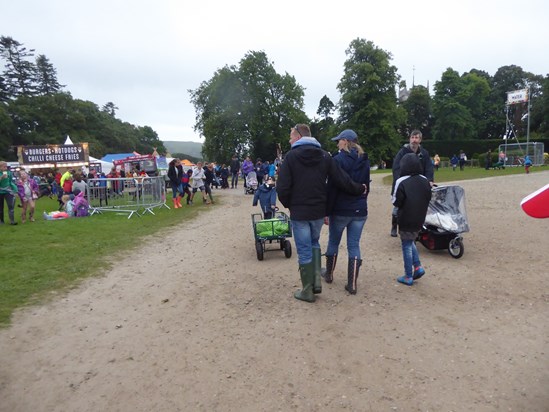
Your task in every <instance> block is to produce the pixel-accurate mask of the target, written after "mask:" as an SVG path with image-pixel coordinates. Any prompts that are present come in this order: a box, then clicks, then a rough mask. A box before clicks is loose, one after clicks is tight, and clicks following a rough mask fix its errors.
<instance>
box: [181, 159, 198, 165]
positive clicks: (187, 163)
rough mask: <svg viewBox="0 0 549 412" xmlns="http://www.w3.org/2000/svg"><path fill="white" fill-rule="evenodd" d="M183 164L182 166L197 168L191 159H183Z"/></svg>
mask: <svg viewBox="0 0 549 412" xmlns="http://www.w3.org/2000/svg"><path fill="white" fill-rule="evenodd" d="M181 164H182V165H183V166H195V164H194V163H193V162H191V161H190V160H189V159H183V160H182V161H181Z"/></svg>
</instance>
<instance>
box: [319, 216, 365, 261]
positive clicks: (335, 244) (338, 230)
mask: <svg viewBox="0 0 549 412" xmlns="http://www.w3.org/2000/svg"><path fill="white" fill-rule="evenodd" d="M366 218H367V216H330V237H329V239H328V249H327V250H326V255H327V256H333V255H335V254H337V249H338V248H339V243H340V242H341V237H342V236H343V230H345V229H347V254H348V256H349V258H354V257H356V258H358V259H360V258H361V257H360V237H361V236H362V228H364V224H365V223H366Z"/></svg>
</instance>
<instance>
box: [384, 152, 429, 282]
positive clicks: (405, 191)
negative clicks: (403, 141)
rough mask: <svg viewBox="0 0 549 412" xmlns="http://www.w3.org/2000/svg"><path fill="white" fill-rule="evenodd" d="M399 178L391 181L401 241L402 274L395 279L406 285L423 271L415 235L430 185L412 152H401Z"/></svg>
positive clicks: (420, 224)
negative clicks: (393, 183)
mask: <svg viewBox="0 0 549 412" xmlns="http://www.w3.org/2000/svg"><path fill="white" fill-rule="evenodd" d="M400 169H401V173H400V176H401V177H400V178H399V179H398V180H397V181H396V183H395V190H394V194H393V199H392V201H393V205H394V206H396V207H398V217H397V220H398V228H399V234H400V241H401V243H402V258H403V260H404V276H400V277H398V278H397V281H398V282H400V283H403V284H405V285H408V286H412V285H413V284H414V280H417V279H419V278H420V277H422V276H423V275H424V274H425V270H424V269H423V267H422V266H421V262H420V260H419V253H418V251H417V248H416V243H415V241H416V238H417V236H418V232H419V231H420V230H421V227H422V226H423V223H424V222H425V216H426V215H427V207H428V206H429V201H430V200H431V185H430V184H429V181H428V180H427V178H426V177H425V176H423V175H422V174H421V164H420V161H419V159H418V157H417V156H416V155H415V154H413V153H408V154H406V155H404V156H403V157H402V159H401V161H400Z"/></svg>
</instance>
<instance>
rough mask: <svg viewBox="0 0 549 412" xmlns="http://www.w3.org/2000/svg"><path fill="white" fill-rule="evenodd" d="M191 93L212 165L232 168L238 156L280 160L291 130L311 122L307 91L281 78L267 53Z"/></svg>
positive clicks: (287, 77) (225, 71)
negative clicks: (305, 103)
mask: <svg viewBox="0 0 549 412" xmlns="http://www.w3.org/2000/svg"><path fill="white" fill-rule="evenodd" d="M189 93H190V95H191V102H192V103H193V104H194V106H195V110H196V113H197V115H196V124H195V130H197V131H199V132H200V133H201V134H202V135H203V136H204V137H205V142H204V146H203V153H204V155H205V156H206V158H208V159H210V160H217V161H219V162H225V163H228V162H229V160H230V158H231V155H232V154H234V153H237V154H239V155H244V154H249V155H251V156H252V157H253V158H255V157H261V158H262V159H264V160H271V159H274V157H275V156H276V147H277V145H279V144H281V145H282V147H287V145H288V144H287V140H288V139H287V137H288V130H289V128H290V127H291V126H293V125H294V124H295V123H297V122H300V121H305V120H306V115H305V113H304V112H303V110H302V107H303V88H302V87H301V86H299V85H298V84H297V82H296V81H295V78H294V77H293V76H290V75H288V74H285V75H280V74H278V73H277V72H276V71H275V69H274V67H273V65H272V63H271V62H269V60H268V58H267V55H266V54H265V53H264V52H248V53H247V54H246V55H245V56H244V58H243V59H242V60H241V61H240V62H239V66H238V67H236V66H231V67H228V66H225V67H224V68H222V69H220V70H218V71H217V72H216V73H215V74H214V76H213V77H212V79H210V80H208V81H205V82H203V83H202V84H201V85H200V87H199V88H198V89H196V90H189Z"/></svg>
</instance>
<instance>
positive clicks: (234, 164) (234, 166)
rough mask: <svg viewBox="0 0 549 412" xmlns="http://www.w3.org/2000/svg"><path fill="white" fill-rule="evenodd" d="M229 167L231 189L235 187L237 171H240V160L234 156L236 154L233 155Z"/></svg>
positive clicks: (236, 184) (236, 185)
mask: <svg viewBox="0 0 549 412" xmlns="http://www.w3.org/2000/svg"><path fill="white" fill-rule="evenodd" d="M229 168H230V170H231V175H232V179H231V189H235V188H237V187H238V172H240V162H239V160H238V157H236V155H233V157H232V159H231V164H230V166H229Z"/></svg>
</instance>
